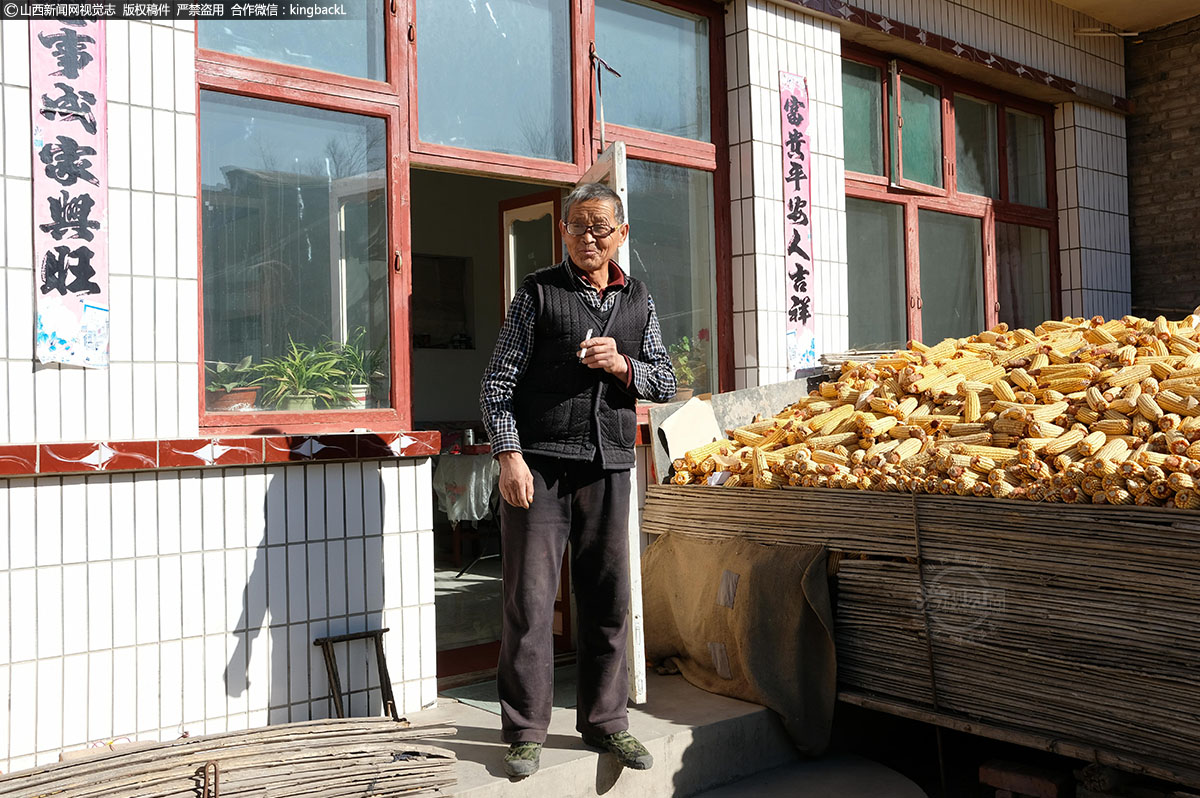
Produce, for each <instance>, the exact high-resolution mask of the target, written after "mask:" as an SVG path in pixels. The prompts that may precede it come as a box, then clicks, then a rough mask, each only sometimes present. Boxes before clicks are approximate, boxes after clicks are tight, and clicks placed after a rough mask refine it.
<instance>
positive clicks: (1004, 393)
mask: <svg viewBox="0 0 1200 798" xmlns="http://www.w3.org/2000/svg"><path fill="white" fill-rule="evenodd" d="M992 392H993V393H995V394H996V398H997V399H998V400H1000V401H1002V402H1015V401H1017V394H1016V391H1014V390H1013V388H1012V386H1011V385H1009V384H1008V382H1007V381H1006V380H996V381H995V382H993V383H992Z"/></svg>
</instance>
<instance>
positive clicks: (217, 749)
mask: <svg viewBox="0 0 1200 798" xmlns="http://www.w3.org/2000/svg"><path fill="white" fill-rule="evenodd" d="M453 733H454V729H452V728H449V727H411V726H410V725H409V724H408V723H407V722H406V721H400V722H397V721H394V720H392V719H391V718H345V719H330V720H317V721H303V722H299V723H287V724H281V725H278V726H267V727H264V728H257V729H249V730H245V731H235V732H227V733H224V734H212V735H205V736H201V737H187V738H183V739H179V740H174V741H172V742H168V743H161V744H148V745H147V744H140V743H135V744H130V745H125V746H118V747H116V748H114V749H112V750H106V751H104V752H102V753H98V754H95V755H93V756H86V757H83V758H79V759H71V760H67V761H63V762H58V763H55V764H51V765H46V766H43V767H38V768H33V769H31V770H23V771H18V772H16V773H9V774H3V775H0V796H5V797H6V798H7V796H12V797H13V798H17V797H18V796H20V798H51V797H53V798H130V796H137V798H185V797H186V798H209V796H213V797H214V798H216V796H220V798H239V797H240V798H248V797H249V796H256V798H261V796H267V795H269V796H271V798H291V797H292V796H305V798H351V796H353V797H354V798H360V797H362V798H365V796H379V797H380V798H382V797H383V796H433V795H447V794H449V792H448V791H450V790H451V789H452V788H453V786H454V784H455V783H456V776H455V761H456V760H455V756H454V754H453V753H452V752H451V751H448V750H446V749H443V748H437V747H435V746H431V745H428V744H425V743H422V742H419V740H421V739H423V738H427V737H442V736H447V735H451V734H453ZM206 779H207V781H206Z"/></svg>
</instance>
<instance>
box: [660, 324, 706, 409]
mask: <svg viewBox="0 0 1200 798" xmlns="http://www.w3.org/2000/svg"><path fill="white" fill-rule="evenodd" d="M667 354H669V355H670V356H671V368H672V369H674V371H675V382H676V384H677V385H678V389H677V390H676V392H675V397H674V398H675V401H682V400H685V399H691V398H692V395H693V394H694V393H695V392H696V389H697V388H706V387H707V382H708V330H707V329H704V330H701V331H700V332H699V333H698V334H697V335H696V337H695V338H691V337H689V336H687V335H685V336H683V337H682V338H680V339H679V340H678V341H676V342H675V343H673V344H671V345H670V346H669V347H667Z"/></svg>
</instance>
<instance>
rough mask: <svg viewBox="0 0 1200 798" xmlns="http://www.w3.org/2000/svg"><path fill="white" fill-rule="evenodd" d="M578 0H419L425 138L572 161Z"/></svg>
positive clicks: (420, 99)
mask: <svg viewBox="0 0 1200 798" xmlns="http://www.w3.org/2000/svg"><path fill="white" fill-rule="evenodd" d="M569 23H570V4H569V3H563V2H561V0H489V2H486V3H485V2H478V0H417V98H418V99H417V113H418V117H419V120H420V121H419V122H418V124H419V126H420V137H421V141H427V142H430V143H433V144H449V145H452V146H455V147H469V148H471V149H475V150H487V151H489V152H502V153H506V154H509V155H527V156H531V157H534V158H548V159H551V160H555V161H570V160H572V152H571V57H570V56H571V52H570V50H571V40H570V30H569Z"/></svg>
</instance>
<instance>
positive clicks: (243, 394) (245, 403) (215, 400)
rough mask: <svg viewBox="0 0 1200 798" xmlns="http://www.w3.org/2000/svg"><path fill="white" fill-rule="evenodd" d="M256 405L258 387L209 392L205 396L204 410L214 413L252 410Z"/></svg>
mask: <svg viewBox="0 0 1200 798" xmlns="http://www.w3.org/2000/svg"><path fill="white" fill-rule="evenodd" d="M257 404H258V386H255V385H252V386H249V387H246V388H234V389H233V390H229V391H224V390H222V391H209V392H208V394H207V395H206V396H205V400H204V405H205V409H206V410H208V411H210V412H214V413H228V412H241V411H246V410H253V409H254V408H255V407H256V406H257Z"/></svg>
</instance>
